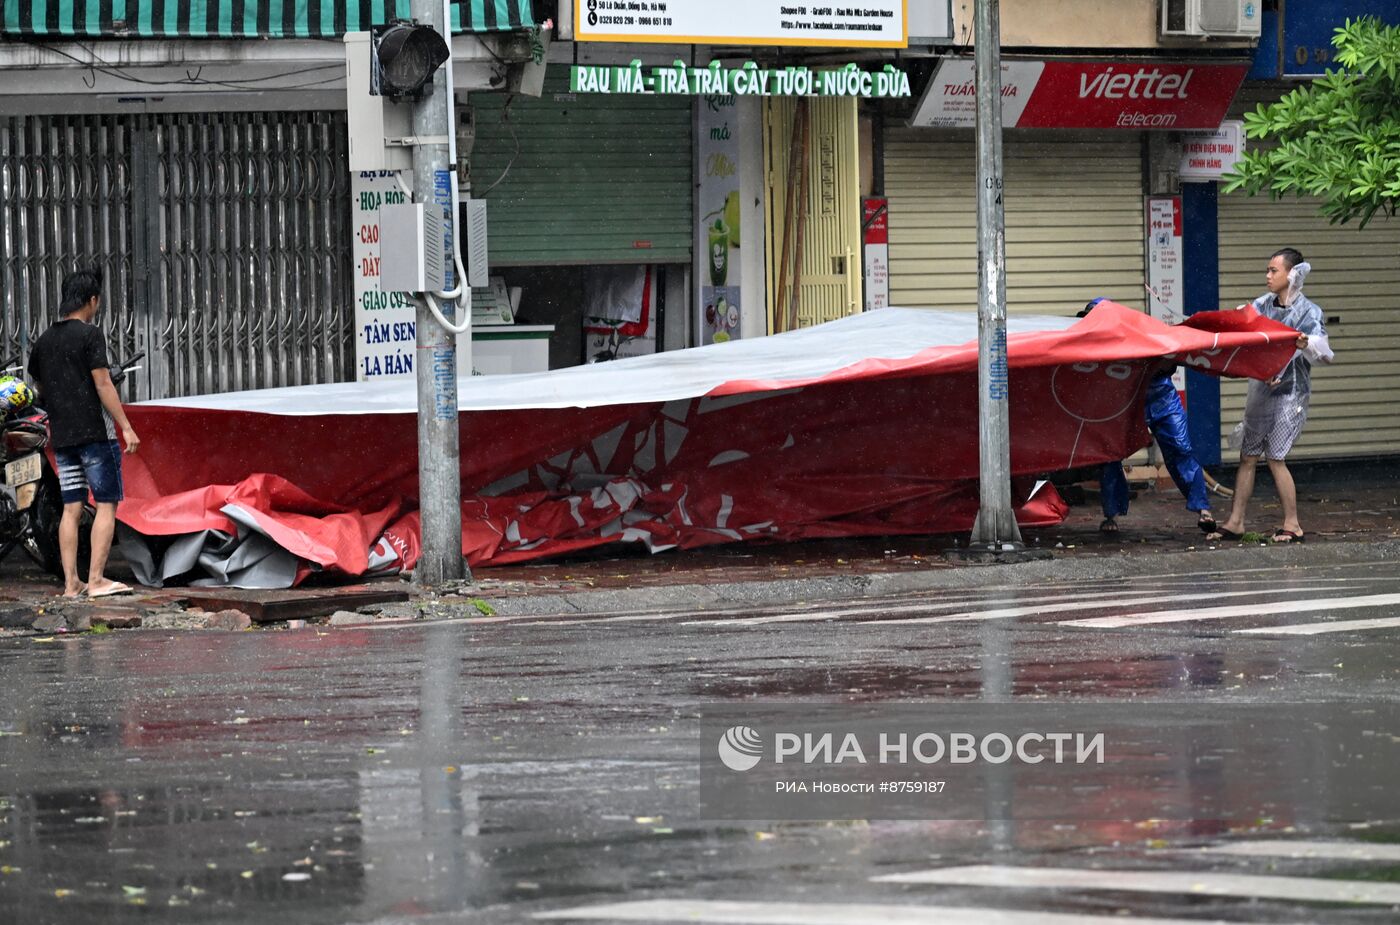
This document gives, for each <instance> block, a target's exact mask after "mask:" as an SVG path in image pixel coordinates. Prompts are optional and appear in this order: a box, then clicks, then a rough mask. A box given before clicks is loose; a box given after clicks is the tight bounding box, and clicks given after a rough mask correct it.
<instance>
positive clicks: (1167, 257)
mask: <svg viewBox="0 0 1400 925" xmlns="http://www.w3.org/2000/svg"><path fill="white" fill-rule="evenodd" d="M1181 221H1182V218H1181V197H1180V196H1149V197H1147V241H1146V244H1147V290H1148V291H1147V311H1148V314H1150V315H1152V316H1153V317H1154V318H1157V319H1159V320H1161V321H1163V322H1165V323H1167V324H1179V323H1180V322H1181V321H1183V320H1185V317H1186V313H1185V311H1184V309H1183V297H1182V287H1183V285H1184V280H1183V277H1182V260H1183V254H1182V237H1181V230H1182V229H1181ZM1172 382H1173V383H1174V384H1175V385H1176V389H1177V391H1178V392H1184V391H1185V390H1186V372H1185V370H1183V369H1182V368H1181V367H1179V366H1178V367H1177V368H1176V372H1175V373H1173V374H1172Z"/></svg>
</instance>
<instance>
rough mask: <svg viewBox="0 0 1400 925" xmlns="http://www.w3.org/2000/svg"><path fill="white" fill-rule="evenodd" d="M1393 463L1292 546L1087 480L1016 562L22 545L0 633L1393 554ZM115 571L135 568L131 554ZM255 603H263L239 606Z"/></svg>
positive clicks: (741, 597) (634, 604) (830, 589)
mask: <svg viewBox="0 0 1400 925" xmlns="http://www.w3.org/2000/svg"><path fill="white" fill-rule="evenodd" d="M1393 468H1394V467H1393V465H1390V464H1379V465H1370V466H1365V465H1353V466H1348V467H1336V468H1329V469H1316V470H1312V471H1310V470H1307V469H1303V470H1302V471H1300V473H1299V479H1298V481H1299V491H1300V516H1301V519H1302V522H1303V526H1304V529H1305V530H1306V531H1307V539H1308V542H1307V543H1306V544H1303V545H1301V546H1298V547H1295V548H1285V547H1271V548H1270V547H1265V546H1261V545H1259V544H1257V543H1238V542H1237V543H1224V544H1207V543H1206V542H1205V541H1204V537H1203V535H1202V533H1201V532H1200V531H1199V530H1198V529H1197V527H1196V523H1195V519H1196V518H1195V515H1194V514H1193V513H1191V512H1189V511H1187V510H1185V508H1184V507H1183V506H1182V502H1181V496H1180V494H1179V493H1178V492H1177V491H1176V490H1175V488H1173V487H1170V485H1169V484H1168V485H1167V486H1165V487H1159V486H1156V485H1153V486H1147V487H1143V488H1139V490H1138V491H1137V493H1136V497H1135V499H1134V500H1133V503H1132V511H1131V513H1130V514H1129V515H1128V516H1127V517H1124V518H1121V519H1120V520H1119V523H1120V527H1121V532H1120V533H1118V534H1117V535H1105V534H1102V533H1100V532H1099V529H1098V527H1099V522H1100V520H1101V519H1102V516H1101V513H1100V511H1099V506H1098V497H1097V492H1096V489H1095V488H1094V486H1093V485H1092V484H1090V485H1089V486H1087V487H1086V489H1085V490H1083V491H1067V492H1066V495H1067V497H1068V498H1070V499H1071V500H1072V501H1075V502H1077V503H1076V504H1075V506H1074V507H1072V509H1071V511H1070V515H1069V517H1068V519H1067V520H1066V521H1065V523H1063V524H1062V525H1060V526H1059V527H1055V528H1050V529H1043V530H1031V531H1027V532H1026V536H1025V539H1026V543H1027V546H1028V547H1029V548H1030V549H1032V550H1044V551H1046V552H1047V553H1048V557H1045V558H1041V559H1039V560H1036V561H1026V562H1020V563H1016V564H996V563H992V564H979V563H973V562H967V561H965V560H960V559H958V558H956V557H949V556H948V555H947V553H948V552H949V551H950V550H955V549H957V548H958V547H959V545H964V546H965V544H966V537H953V536H934V537H874V538H864V539H856V540H822V541H809V542H803V543H789V544H783V545H772V546H761V545H756V544H737V545H732V546H719V547H713V548H710V549H703V550H694V551H689V552H669V553H664V554H661V555H656V556H652V555H648V554H647V553H645V551H641V550H639V551H629V552H623V553H619V552H618V551H617V550H616V549H611V550H608V551H606V552H600V553H598V554H595V555H591V556H584V557H576V558H572V559H569V560H564V561H556V562H543V563H537V564H530V565H515V566H504V567H498V568H483V569H478V570H477V571H476V573H475V575H474V579H475V580H474V581H472V582H471V583H469V584H463V585H462V586H460V587H457V588H454V589H452V590H451V592H450V593H439V594H429V595H415V589H414V588H413V586H412V585H410V584H408V583H406V582H401V581H397V580H394V579H388V580H381V581H376V582H371V583H369V584H365V585H355V586H352V587H345V586H333V585H322V586H319V587H318V586H316V585H315V584H312V585H311V586H308V587H303V588H299V589H296V590H293V591H287V592H240V591H234V590H217V591H215V590H211V589H200V590H199V591H198V592H194V591H192V590H191V589H178V588H176V589H168V590H165V591H152V592H142V593H140V594H138V595H136V596H134V597H128V598H125V599H108V600H106V601H103V602H88V603H82V604H63V603H60V602H58V601H57V600H55V598H54V597H53V595H54V594H55V592H56V590H57V585H56V583H54V582H52V581H51V580H49V579H48V577H47V576H46V575H44V574H43V573H40V572H38V571H37V570H36V569H34V568H32V567H31V566H29V564H28V562H27V561H26V560H23V559H22V557H21V556H12V557H11V559H10V561H8V562H6V563H4V564H3V565H0V632H14V631H32V630H31V629H30V627H31V625H32V623H33V621H34V616H35V614H36V613H38V612H39V611H43V612H44V614H46V615H49V616H50V619H49V620H47V621H41V625H40V629H43V630H45V631H63V630H64V629H67V630H70V631H77V630H82V629H87V628H88V626H89V625H91V624H92V623H103V622H106V623H108V624H109V625H111V626H113V627H117V626H122V625H136V624H138V623H141V624H144V625H145V626H147V627H152V628H154V627H163V628H176V627H181V628H183V627H204V626H208V627H211V628H222V629H238V628H242V627H244V626H247V625H249V624H250V623H255V622H267V623H269V624H276V623H278V622H280V621H282V620H284V619H286V617H287V616H288V615H291V616H293V618H294V619H308V618H310V619H319V618H322V617H324V616H326V615H330V614H332V613H335V612H337V611H340V612H341V614H340V616H339V617H338V618H337V621H338V622H356V621H357V620H358V621H374V620H379V619H383V618H387V617H393V618H397V619H413V618H422V617H480V616H482V615H491V614H498V615H524V614H569V613H602V612H616V611H627V610H638V611H641V610H665V609H672V608H681V607H687V608H709V607H720V606H745V605H754V606H757V605H759V604H764V605H774V604H779V605H780V604H783V603H785V602H792V601H806V600H832V599H836V600H839V599H848V598H853V597H870V596H878V595H884V594H898V593H904V592H909V591H916V590H924V589H936V588H940V587H974V586H979V585H985V584H989V583H1001V584H1006V585H1008V586H1025V585H1034V584H1038V583H1041V582H1044V581H1047V580H1064V579H1069V578H1081V577H1121V576H1125V575H1137V574H1160V573H1162V572H1164V571H1182V570H1188V569H1189V570H1200V569H1201V568H1209V567H1211V566H1212V565H1214V564H1218V565H1219V567H1220V568H1222V569H1229V570H1233V569H1240V568H1251V567H1267V566H1270V565H1279V564H1288V563H1301V562H1308V563H1316V562H1344V561H1352V560H1362V559H1375V558H1394V557H1396V555H1397V551H1400V477H1397V476H1396V474H1394V472H1393ZM1226 481H1227V483H1228V482H1230V481H1233V479H1232V478H1227V479H1226ZM1260 482H1261V484H1260V491H1259V493H1258V494H1257V495H1256V497H1255V499H1254V502H1253V503H1252V504H1251V523H1250V528H1251V529H1253V530H1256V531H1258V532H1260V533H1262V534H1265V535H1267V534H1270V533H1272V532H1273V528H1274V527H1276V526H1277V525H1278V523H1279V519H1280V511H1279V504H1278V501H1277V500H1276V497H1275V496H1274V494H1273V491H1272V484H1271V482H1270V481H1269V479H1268V477H1267V475H1262V476H1261V479H1260ZM1212 500H1215V501H1218V507H1217V510H1216V516H1217V518H1218V519H1219V520H1224V518H1225V515H1226V513H1227V511H1228V506H1229V501H1228V500H1227V499H1224V498H1218V499H1217V498H1213V499H1212ZM115 571H117V572H118V573H122V572H125V574H126V576H127V577H128V578H129V571H127V570H125V568H124V566H123V565H122V564H121V563H118V564H117V565H116V566H115ZM192 596H197V597H198V599H199V600H198V603H197V606H192V604H191V597H192ZM349 611H357V612H358V614H359V616H358V617H356V615H355V614H354V613H350V612H349ZM246 614H252V617H251V618H249V619H242V618H241V617H242V615H246ZM279 614H280V615H281V616H279ZM123 615H125V616H126V617H127V618H128V619H125V620H123V619H121V617H122V616H123ZM132 617H135V618H136V619H134V620H133V619H130V618H132ZM283 625H285V624H283Z"/></svg>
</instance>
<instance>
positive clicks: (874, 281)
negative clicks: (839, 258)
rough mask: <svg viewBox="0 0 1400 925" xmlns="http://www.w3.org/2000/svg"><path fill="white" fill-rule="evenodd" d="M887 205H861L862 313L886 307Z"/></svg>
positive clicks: (877, 200)
mask: <svg viewBox="0 0 1400 925" xmlns="http://www.w3.org/2000/svg"><path fill="white" fill-rule="evenodd" d="M889 205H890V201H889V200H888V199H884V198H872V199H864V200H862V201H861V222H860V224H861V237H862V238H863V240H864V245H865V310H866V311H874V310H875V309H877V308H889V307H890V221H889V219H890V210H889Z"/></svg>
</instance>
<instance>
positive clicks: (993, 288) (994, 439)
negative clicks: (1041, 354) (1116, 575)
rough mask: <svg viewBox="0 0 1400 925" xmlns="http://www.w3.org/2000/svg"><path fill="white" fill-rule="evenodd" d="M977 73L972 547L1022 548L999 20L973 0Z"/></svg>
mask: <svg viewBox="0 0 1400 925" xmlns="http://www.w3.org/2000/svg"><path fill="white" fill-rule="evenodd" d="M975 2H976V26H975V28H976V34H975V37H974V54H975V64H976V71H977V78H976V80H977V390H978V398H977V407H978V427H977V449H978V461H979V464H980V466H979V470H978V472H979V475H980V481H981V508H980V509H979V510H978V512H977V523H976V525H975V526H973V528H972V546H973V547H974V548H977V547H983V548H991V549H995V550H1004V549H1006V547H1007V546H1008V545H1011V546H1012V547H1013V548H1015V547H1019V546H1020V545H1021V531H1020V529H1019V528H1018V527H1017V526H1016V515H1015V513H1014V512H1013V510H1012V508H1011V432H1010V430H1011V429H1010V413H1009V411H1010V401H1009V399H1010V394H1011V392H1010V381H1009V379H1008V377H1007V366H1006V223H1005V218H1004V215H1003V209H1002V175H1001V171H1002V158H1001V17H1000V15H999V13H998V10H997V0H975Z"/></svg>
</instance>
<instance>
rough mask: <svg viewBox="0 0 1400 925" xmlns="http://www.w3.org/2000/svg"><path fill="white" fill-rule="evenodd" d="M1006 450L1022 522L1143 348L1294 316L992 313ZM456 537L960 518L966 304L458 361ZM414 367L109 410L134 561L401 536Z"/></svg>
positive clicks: (1223, 351)
mask: <svg viewBox="0 0 1400 925" xmlns="http://www.w3.org/2000/svg"><path fill="white" fill-rule="evenodd" d="M1009 331H1010V336H1009V338H1008V356H1009V362H1010V366H1011V369H1012V370H1013V372H1012V375H1011V377H1010V379H1011V426H1012V434H1011V465H1012V470H1013V473H1014V474H1015V475H1016V476H1017V477H1018V479H1017V488H1016V503H1017V506H1018V507H1017V514H1018V518H1019V520H1020V522H1021V523H1022V524H1024V525H1027V526H1048V525H1053V524H1056V523H1059V522H1060V521H1061V520H1062V519H1063V517H1064V515H1065V512H1066V508H1065V506H1064V504H1063V502H1062V501H1061V500H1060V499H1059V497H1058V496H1057V495H1056V494H1055V492H1054V489H1053V488H1052V487H1050V486H1048V485H1043V486H1041V487H1040V490H1039V491H1034V492H1033V491H1032V489H1033V488H1034V487H1035V486H1036V484H1037V482H1036V477H1037V476H1038V475H1040V474H1044V473H1049V472H1054V471H1058V470H1063V469H1067V468H1071V467H1075V466H1083V465H1090V464H1094V463H1101V462H1106V461H1109V460H1114V459H1122V458H1125V457H1127V456H1129V455H1131V454H1132V453H1133V452H1135V451H1136V450H1138V449H1140V448H1142V447H1143V446H1145V445H1146V444H1147V442H1148V433H1147V429H1146V425H1145V423H1144V418H1143V410H1142V402H1143V385H1144V382H1145V381H1146V379H1145V377H1146V373H1147V370H1148V369H1149V367H1150V366H1151V365H1153V363H1154V362H1155V361H1156V358H1159V357H1163V356H1168V355H1176V356H1177V357H1178V358H1179V359H1180V360H1181V362H1183V363H1185V364H1186V365H1188V366H1189V367H1192V368H1195V369H1198V370H1200V371H1202V372H1209V373H1214V374H1217V375H1231V376H1250V377H1254V378H1267V377H1269V376H1272V375H1273V374H1274V373H1275V372H1277V371H1278V370H1279V369H1281V368H1282V367H1283V365H1284V364H1285V363H1286V362H1287V361H1288V360H1289V359H1290V358H1291V357H1292V355H1293V344H1292V341H1293V339H1294V338H1295V337H1296V333H1295V332H1293V331H1292V330H1291V329H1288V328H1286V327H1283V326H1282V325H1278V324H1276V323H1274V322H1271V321H1268V320H1267V319H1264V318H1261V317H1259V316H1258V315H1257V314H1256V313H1255V312H1254V311H1253V310H1252V309H1245V310H1241V311H1236V312H1211V313H1204V314H1197V315H1195V316H1193V317H1192V318H1191V319H1190V320H1188V321H1187V322H1186V324H1184V325H1177V326H1167V325H1164V324H1162V323H1161V322H1159V321H1157V320H1155V319H1153V318H1150V317H1148V316H1147V315H1144V314H1143V313H1141V312H1138V311H1133V310H1131V309H1128V308H1124V307H1122V306H1119V305H1115V304H1113V303H1101V305H1100V307H1099V308H1097V309H1096V310H1095V311H1094V312H1093V313H1091V314H1090V315H1089V316H1088V317H1086V318H1084V319H1082V320H1079V321H1077V322H1076V321H1074V320H1073V319H1067V318H1015V317H1013V318H1012V319H1011V321H1010V323H1009ZM460 406H461V416H460V420H461V431H460V434H461V465H462V497H463V503H462V521H463V537H462V550H463V553H464V554H465V555H466V556H467V557H468V559H469V561H470V562H471V563H472V564H473V565H491V564H503V563H510V562H519V561H522V560H527V559H534V558H541V557H546V556H555V555H560V554H563V553H569V552H574V551H578V550H583V549H587V548H590V547H596V546H600V545H604V544H609V543H641V544H644V545H645V546H647V547H648V548H649V549H651V550H653V551H659V550H663V549H670V548H682V549H687V548H694V547H698V546H704V545H708V544H713V543H726V542H733V541H739V540H795V539H806V538H815V537H842V536H860V535H881V534H897V533H917V534H927V533H941V532H957V531H963V530H968V529H970V528H971V526H972V522H973V519H974V517H975V515H976V511H977V481H976V479H977V345H976V317H975V316H974V315H972V314H969V313H964V312H960V313H953V312H936V311H922V310H909V309H884V310H881V311H875V312H868V313H865V314H862V315H857V316H854V317H851V318H847V319H843V320H841V321H836V322H832V323H829V324H825V325H821V326H818V327H815V328H809V329H805V330H800V331H795V332H792V333H789V334H782V335H778V336H775V337H767V338H758V339H752V340H744V341H736V342H732V343H727V344H719V345H714V346H708V347H699V348H694V349H690V350H682V351H676V352H672V353H665V354H660V355H655V356H647V357H639V358H636V359H630V360H622V361H617V362H613V363H603V364H596V365H590V366H581V367H575V368H572V369H564V370H556V371H553V372H549V373H539V374H525V375H514V376H489V377H478V378H474V379H463V380H462V381H461V382H460ZM415 408H416V399H415V395H414V383H413V381H412V380H407V381H390V382H376V383H344V384H336V385H323V386H308V387H300V388H291V389H269V390H263V391H256V392H242V393H230V394H224V395H213V396H204V397H197V398H186V399H173V400H168V401H161V402H150V403H145V404H140V405H136V406H134V407H132V409H131V411H130V415H131V418H132V421H133V424H134V426H135V427H136V429H137V431H138V432H139V433H140V434H141V436H142V447H141V451H140V453H138V454H137V455H136V456H134V457H128V464H127V495H128V500H127V501H125V502H123V504H122V505H121V507H120V509H119V512H118V516H119V519H120V521H121V523H122V524H123V531H122V532H123V542H124V546H123V548H124V550H127V554H128V557H129V558H131V559H132V561H133V562H134V563H140V564H139V566H138V578H141V580H143V581H146V580H148V579H149V580H152V581H162V580H176V579H178V580H190V579H191V578H192V577H194V578H198V579H199V580H202V581H205V582H210V583H233V584H243V585H245V586H247V585H252V586H259V587H267V586H278V585H283V586H284V585H286V584H290V583H293V582H295V581H298V580H300V579H301V578H302V577H304V576H305V575H306V574H307V572H308V570H311V569H326V570H335V571H338V572H343V573H346V574H348V575H359V574H365V573H366V572H373V571H376V570H388V569H393V570H398V569H403V568H411V567H412V566H413V565H414V563H415V561H416V559H417V549H418V524H417V515H416V513H414V509H415V507H416V505H415V504H414V499H415V498H416V496H417V458H416V453H417V450H416V447H417V427H416V420H415Z"/></svg>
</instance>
